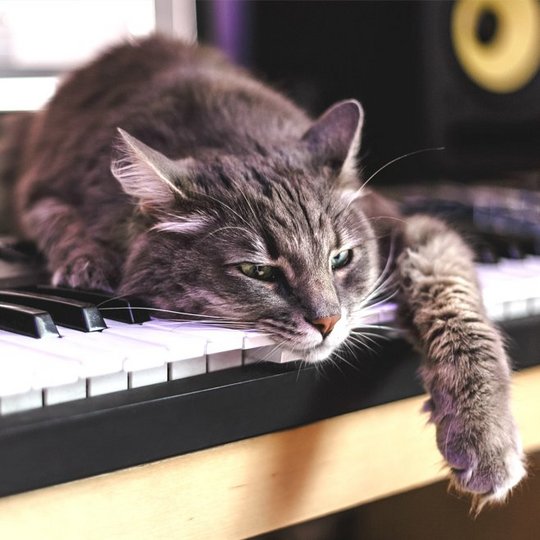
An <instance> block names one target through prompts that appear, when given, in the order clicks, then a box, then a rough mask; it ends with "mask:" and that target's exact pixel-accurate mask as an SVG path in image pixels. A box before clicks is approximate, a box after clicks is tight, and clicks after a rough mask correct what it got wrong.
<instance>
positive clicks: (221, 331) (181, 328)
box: [143, 319, 244, 354]
mask: <svg viewBox="0 0 540 540" xmlns="http://www.w3.org/2000/svg"><path fill="white" fill-rule="evenodd" d="M143 326H145V327H150V328H156V329H164V330H168V331H170V332H174V333H176V334H178V335H180V336H192V337H199V338H204V339H206V340H207V341H208V343H207V346H206V354H215V353H219V352H225V351H230V350H233V349H242V346H243V344H244V332H243V331H241V330H231V329H229V328H216V327H215V326H210V325H205V324H202V323H197V322H194V323H190V322H184V321H182V322H178V321H170V320H166V319H152V321H150V322H147V323H144V325H143Z"/></svg>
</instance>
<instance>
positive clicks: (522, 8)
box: [198, 0, 540, 182]
mask: <svg viewBox="0 0 540 540" xmlns="http://www.w3.org/2000/svg"><path fill="white" fill-rule="evenodd" d="M216 4H219V6H218V8H217V9H212V6H213V5H214V7H215V5H216ZM227 4H229V6H230V7H231V9H232V11H231V12H227V6H226V5H227ZM198 8H199V11H198V13H199V24H200V37H201V38H202V40H203V41H211V42H214V43H215V44H217V45H221V46H223V47H224V48H225V49H226V50H227V52H228V53H229V54H230V55H231V56H233V57H236V59H237V60H239V61H241V62H243V63H245V64H247V65H248V66H249V67H251V68H252V69H254V70H255V71H256V72H257V73H259V75H261V76H262V77H263V78H266V79H267V80H268V81H270V82H272V83H273V84H274V85H275V86H277V87H278V88H280V89H281V90H284V91H285V92H287V93H288V94H289V95H291V97H293V98H294V99H296V100H297V101H299V102H300V103H301V104H303V105H304V106H305V107H306V108H307V109H308V110H310V112H312V113H313V114H318V113H319V112H321V111H322V110H323V109H324V108H325V107H326V106H328V105H330V104H331V103H332V102H333V101H336V100H339V99H344V98H349V97H355V98H357V99H359V100H360V101H361V102H362V103H363V105H364V108H365V110H366V129H365V137H364V144H363V148H362V151H361V157H362V158H363V162H364V164H365V166H366V168H367V172H371V171H373V170H376V169H377V168H378V167H379V166H381V165H382V164H383V163H385V162H387V161H389V160H391V159H392V158H395V157H396V156H399V155H401V154H405V153H408V152H413V151H415V150H419V149H422V148H430V147H440V146H444V147H445V150H444V151H439V152H427V153H425V154H421V155H416V156H412V157H410V158H407V159H404V160H402V161H400V162H399V163H396V164H394V165H392V166H391V167H388V168H387V169H386V170H385V171H384V173H382V174H381V175H380V177H379V178H378V182H384V181H400V180H401V179H403V178H406V177H407V176H414V177H415V178H417V177H419V176H421V175H422V174H426V175H431V176H432V175H433V174H436V175H439V176H445V177H452V176H456V177H460V178H464V177H467V176H470V177H473V178H477V177H479V176H485V177H494V176H502V175H505V174H507V173H509V172H513V171H520V170H535V169H536V170H538V169H539V168H540V73H539V66H540V0H456V1H451V2H450V1H414V2H411V1H395V2H393V1H384V0H383V1H337V0H336V1H326V2H325V1H262V2H259V1H251V0H250V1H247V2H246V1H224V0H218V1H217V2H214V3H212V2H209V1H204V2H199V3H198ZM233 38H234V39H233ZM231 43H233V46H231Z"/></svg>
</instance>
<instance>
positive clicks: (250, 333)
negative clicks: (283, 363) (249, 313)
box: [242, 330, 275, 349]
mask: <svg viewBox="0 0 540 540" xmlns="http://www.w3.org/2000/svg"><path fill="white" fill-rule="evenodd" d="M243 332H244V342H243V345H242V348H243V349H255V348H256V347H266V346H270V345H274V344H275V340H274V339H273V338H272V336H271V335H270V334H267V333H265V332H259V331H257V330H244V331H243Z"/></svg>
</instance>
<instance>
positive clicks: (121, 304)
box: [25, 285, 150, 324]
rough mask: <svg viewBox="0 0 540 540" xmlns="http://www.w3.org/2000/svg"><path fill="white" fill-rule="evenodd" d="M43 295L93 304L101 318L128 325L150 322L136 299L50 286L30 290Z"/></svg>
mask: <svg viewBox="0 0 540 540" xmlns="http://www.w3.org/2000/svg"><path fill="white" fill-rule="evenodd" d="M25 290H34V291H36V292H39V293H43V294H52V295H54V296H61V297H62V298H72V299H74V300H79V301H81V302H89V303H91V304H94V305H95V306H96V307H97V308H98V309H100V310H101V313H102V315H103V317H105V318H108V319H113V320H115V321H120V322H125V323H128V324H135V323H143V322H146V321H149V320H150V315H149V313H148V311H147V310H146V309H140V308H142V307H144V304H143V302H142V301H140V300H138V299H136V298H129V297H124V298H118V297H115V296H113V295H111V294H107V293H105V292H101V291H88V290H82V289H70V288H68V287H53V286H51V285H36V286H35V287H32V288H31V289H27V288H25Z"/></svg>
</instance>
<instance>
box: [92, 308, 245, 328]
mask: <svg viewBox="0 0 540 540" xmlns="http://www.w3.org/2000/svg"><path fill="white" fill-rule="evenodd" d="M99 309H100V310H101V311H112V310H119V309H124V310H142V311H156V312H159V313H171V314H173V315H187V316H189V317H199V318H209V319H214V321H207V322H215V321H218V322H221V321H232V322H239V323H246V324H249V322H250V321H243V320H241V319H225V318H224V317H220V316H219V315H204V314H200V313H191V312H188V311H176V310H173V309H163V308H156V307H148V306H119V307H100V308H99ZM166 320H174V319H166ZM177 320H178V322H186V323H187V322H197V323H199V322H205V321H200V320H197V321H190V320H185V319H177Z"/></svg>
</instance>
